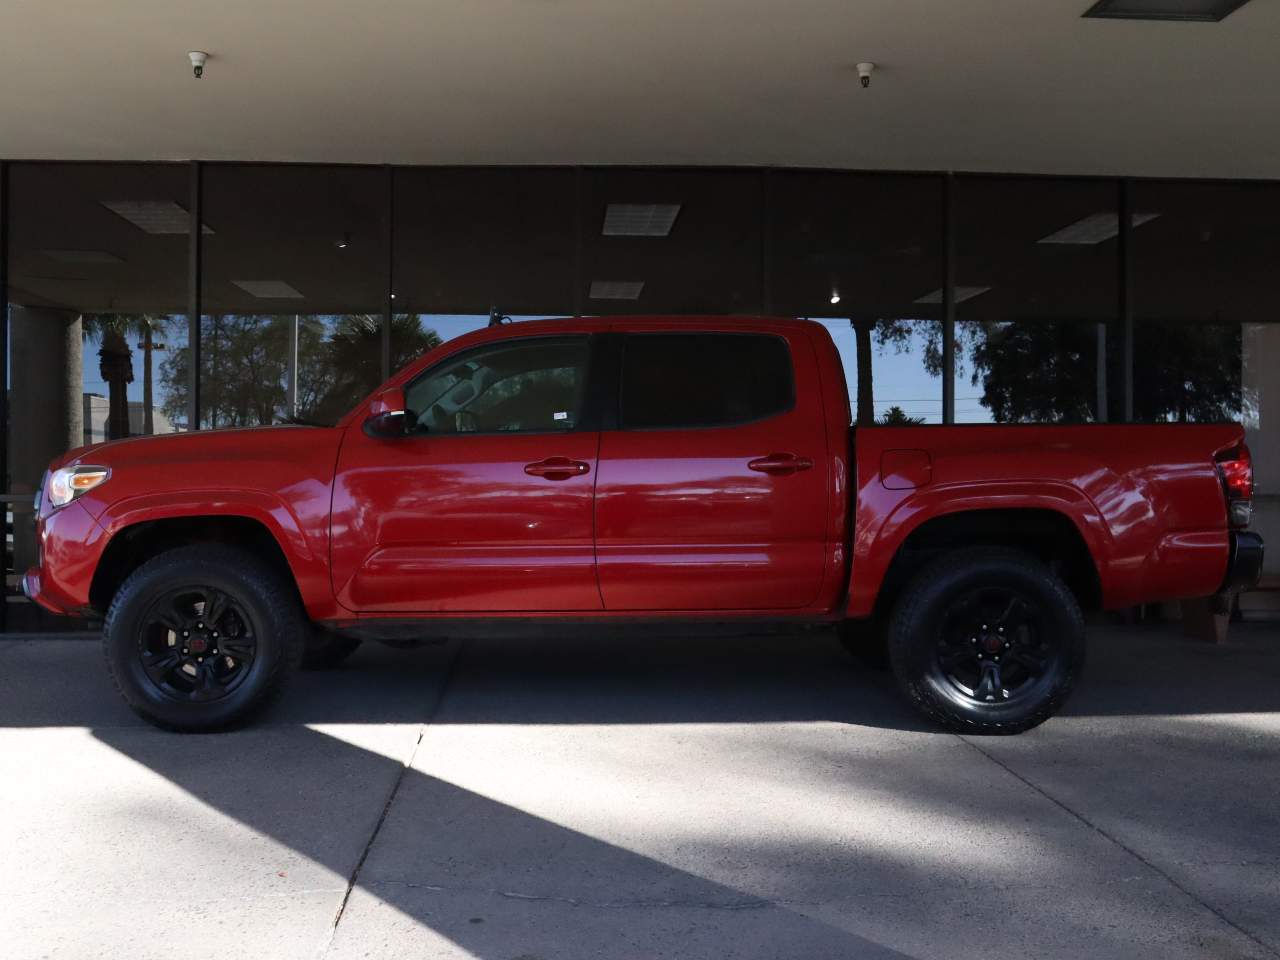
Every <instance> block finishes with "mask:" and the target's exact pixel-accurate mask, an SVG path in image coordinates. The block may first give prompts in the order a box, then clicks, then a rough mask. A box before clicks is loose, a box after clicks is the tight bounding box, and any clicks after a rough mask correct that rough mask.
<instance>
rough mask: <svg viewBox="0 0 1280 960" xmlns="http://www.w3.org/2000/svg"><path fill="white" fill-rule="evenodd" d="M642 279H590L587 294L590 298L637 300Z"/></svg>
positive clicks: (642, 282) (641, 287)
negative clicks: (589, 287) (589, 288)
mask: <svg viewBox="0 0 1280 960" xmlns="http://www.w3.org/2000/svg"><path fill="white" fill-rule="evenodd" d="M643 289H644V281H643V280H592V281H591V290H590V292H589V293H588V294H587V296H589V297H590V298H591V299H592V300H639V299H640V291H641V290H643Z"/></svg>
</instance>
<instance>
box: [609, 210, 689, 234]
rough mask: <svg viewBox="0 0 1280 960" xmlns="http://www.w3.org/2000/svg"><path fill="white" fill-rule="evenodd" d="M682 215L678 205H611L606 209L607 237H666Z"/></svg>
mask: <svg viewBox="0 0 1280 960" xmlns="http://www.w3.org/2000/svg"><path fill="white" fill-rule="evenodd" d="M679 215H680V204H678V203H611V204H609V205H608V206H607V207H605V209H604V230H603V231H602V233H603V235H604V236H606V237H665V236H668V235H669V234H670V233H671V228H672V226H673V225H674V224H675V222H676V217H677V216H679Z"/></svg>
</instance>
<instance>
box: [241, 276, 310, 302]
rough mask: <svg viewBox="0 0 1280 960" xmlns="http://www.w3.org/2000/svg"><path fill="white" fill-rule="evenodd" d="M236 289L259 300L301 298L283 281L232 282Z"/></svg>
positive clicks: (299, 294)
mask: <svg viewBox="0 0 1280 960" xmlns="http://www.w3.org/2000/svg"><path fill="white" fill-rule="evenodd" d="M231 282H232V283H234V284H235V285H236V286H237V287H239V288H240V289H241V290H243V291H244V292H245V293H247V294H249V295H250V296H252V297H258V298H259V299H260V300H301V299H303V296H302V294H301V293H299V292H298V291H297V290H295V289H294V288H293V287H291V286H289V284H287V283H285V282H284V281H283V280H232V281H231Z"/></svg>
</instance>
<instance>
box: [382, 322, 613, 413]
mask: <svg viewBox="0 0 1280 960" xmlns="http://www.w3.org/2000/svg"><path fill="white" fill-rule="evenodd" d="M587 353H588V348H587V340H586V338H585V337H557V338H550V337H548V338H536V339H532V338H531V339H528V340H509V341H506V342H504V343H496V344H491V345H489V346H485V347H478V348H476V349H475V350H467V351H465V352H464V353H461V354H459V355H458V356H457V357H453V358H450V359H449V360H446V361H444V363H442V364H441V365H439V366H437V367H434V368H432V369H431V370H428V371H427V372H426V373H424V374H423V375H422V376H421V377H419V378H418V379H417V380H415V381H413V383H411V384H410V385H409V387H408V388H407V389H406V390H405V401H406V406H407V408H408V416H409V423H410V430H411V432H422V431H426V432H429V433H537V432H545V431H548V430H573V429H574V428H575V427H576V426H577V425H578V421H579V420H580V418H581V413H582V395H583V387H584V386H585V384H586V373H587Z"/></svg>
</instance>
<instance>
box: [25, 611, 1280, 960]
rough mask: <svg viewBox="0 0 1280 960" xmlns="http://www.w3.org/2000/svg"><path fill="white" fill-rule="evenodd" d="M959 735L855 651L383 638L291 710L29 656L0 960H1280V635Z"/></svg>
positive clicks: (1260, 632) (1104, 660)
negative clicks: (125, 697) (146, 707)
mask: <svg viewBox="0 0 1280 960" xmlns="http://www.w3.org/2000/svg"><path fill="white" fill-rule="evenodd" d="M1090 655H1091V663H1090V665H1089V667H1088V671H1087V677H1086V681H1085V683H1084V684H1083V686H1082V687H1081V688H1080V689H1079V690H1078V691H1077V694H1076V696H1075V698H1074V700H1073V702H1072V704H1071V706H1070V709H1069V711H1068V713H1067V715H1065V716H1062V717H1059V718H1057V719H1056V720H1053V721H1050V722H1049V723H1048V724H1047V725H1046V726H1044V727H1041V728H1040V729H1038V730H1036V731H1033V732H1032V733H1029V734H1025V735H1023V736H1020V737H1014V738H1001V739H990V738H970V737H958V736H953V735H950V734H944V733H939V732H936V731H934V730H932V729H929V728H927V727H925V726H923V725H922V724H921V723H919V722H918V721H917V720H916V718H915V716H914V715H913V714H912V713H910V712H909V711H908V710H906V709H905V708H904V707H903V706H902V705H901V704H900V703H899V701H898V699H897V697H896V696H895V694H894V693H893V691H892V689H891V688H890V685H889V682H888V678H887V676H885V675H883V674H877V673H872V672H867V671H866V670H865V669H863V668H860V666H859V665H858V664H857V663H855V662H854V661H853V660H851V659H850V658H848V657H847V656H846V655H845V654H844V653H843V652H842V651H841V650H840V649H839V647H838V646H837V644H836V643H835V641H834V639H833V638H832V637H830V636H827V635H823V634H815V635H809V636H794V637H769V638H740V639H716V640H707V639H696V640H695V639H679V638H663V639H652V640H649V641H647V642H639V641H636V640H618V639H617V638H613V639H611V638H609V637H608V636H603V635H602V636H601V637H600V638H599V639H598V640H595V641H591V642H588V641H582V640H572V641H571V640H561V641H543V642H539V643H533V642H528V641H523V642H517V641H496V640H495V641H475V640H472V641H466V642H464V643H450V644H446V645H444V646H441V647H434V648H430V649H427V650H422V651H414V652H399V651H393V650H388V649H383V648H380V647H377V646H369V645H366V647H364V648H362V649H361V650H360V651H359V652H358V653H357V654H356V655H355V657H353V658H352V660H351V663H350V666H349V667H348V668H346V669H343V670H339V671H337V672H332V673H322V674H304V675H301V676H300V677H299V678H298V682H297V683H296V684H295V685H294V687H293V688H292V689H291V691H290V692H289V694H288V696H287V697H286V699H285V700H284V701H283V702H282V703H281V704H280V705H279V707H278V708H276V709H275V711H274V712H273V713H271V714H270V715H269V716H268V717H266V718H265V719H264V720H263V721H262V722H260V723H259V724H258V725H256V726H254V727H253V728H251V729H247V730H243V731H240V732H236V733H230V734H222V735H216V736H179V735H175V734H168V733H163V732H161V731H158V730H154V729H152V728H150V727H148V726H146V725H145V724H143V723H141V722H140V721H138V720H136V719H135V718H134V717H133V715H132V714H130V713H129V712H128V711H127V710H126V709H125V708H124V707H123V706H122V705H121V704H120V703H119V702H118V701H117V699H116V697H115V694H114V691H112V690H111V689H109V686H108V682H107V680H106V677H105V674H104V671H103V667H102V663H101V656H100V653H99V648H98V644H97V643H96V642H95V638H63V639H49V638H34V639H30V640H20V639H6V640H0V813H2V814H3V816H2V817H0V956H3V957H4V958H6V960H26V958H34V957H71V958H81V957H86V958H87V957H104V958H107V957H109V958H112V960H144V958H153V957H154V958H164V960H171V958H178V957H181V958H203V957H209V958H214V957H217V958H220V960H228V958H238V957H255V958H257V957H263V958H273V960H274V958H293V957H306V958H313V957H326V958H331V957H344V958H345V957H376V958H382V957H406V958H407V957H413V958H428V957H479V958H484V960H534V958H542V960H561V958H580V957H608V958H648V957H665V958H681V960H684V958H701V957H707V958H732V957H744V958H745V957H749V958H758V957H759V958H764V957H788V958H790V957H795V958H825V957H833V958H834V957H840V958H862V957H866V958H877V960H878V958H890V957H921V958H923V957H930V958H946V960H958V958H969V957H973V958H979V957H982V958H989V957H992V956H1006V957H1029V956H1034V957H1070V958H1082V957H1087V958H1090V960H1101V958H1112V957H1114V958H1125V960H1132V958H1136V957H1159V958H1162V960H1167V958H1177V957H1277V956H1280V825H1278V820H1277V808H1278V807H1280V629H1278V628H1277V627H1275V626H1274V625H1270V626H1268V625H1244V626H1241V627H1238V628H1236V629H1234V630H1233V642H1232V643H1231V644H1230V645H1228V646H1226V647H1212V646H1206V645H1202V644H1199V643H1195V642H1193V641H1189V640H1183V639H1181V638H1180V637H1179V636H1178V635H1177V634H1176V633H1175V632H1173V631H1171V630H1168V629H1161V628H1138V629H1131V630H1119V629H1116V628H1097V629H1095V630H1094V633H1093V636H1092V646H1091V653H1090Z"/></svg>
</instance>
